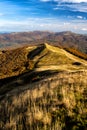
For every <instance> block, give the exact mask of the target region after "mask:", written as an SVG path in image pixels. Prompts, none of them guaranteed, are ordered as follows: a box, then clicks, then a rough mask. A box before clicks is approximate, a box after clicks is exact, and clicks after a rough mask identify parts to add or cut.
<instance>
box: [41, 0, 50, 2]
mask: <svg viewBox="0 0 87 130" xmlns="http://www.w3.org/2000/svg"><path fill="white" fill-rule="evenodd" d="M40 1H42V2H49V1H51V0H40Z"/></svg>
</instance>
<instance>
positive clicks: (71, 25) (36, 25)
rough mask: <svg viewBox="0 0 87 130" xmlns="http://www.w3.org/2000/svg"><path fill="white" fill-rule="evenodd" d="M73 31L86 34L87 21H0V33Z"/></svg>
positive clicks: (46, 19) (41, 19) (33, 19)
mask: <svg viewBox="0 0 87 130" xmlns="http://www.w3.org/2000/svg"><path fill="white" fill-rule="evenodd" d="M34 30H42V31H46V30H48V31H54V32H61V31H73V32H76V33H87V20H83V19H81V20H80V19H77V20H72V21H69V22H68V21H66V22H64V21H60V20H58V19H56V18H28V19H26V20H24V21H6V20H2V21H1V20H0V31H5V32H6V31H9V32H21V31H34Z"/></svg>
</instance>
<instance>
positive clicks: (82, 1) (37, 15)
mask: <svg viewBox="0 0 87 130" xmlns="http://www.w3.org/2000/svg"><path fill="white" fill-rule="evenodd" d="M34 30H42V31H54V32H61V31H73V32H76V33H85V34H87V0H0V32H21V31H34Z"/></svg>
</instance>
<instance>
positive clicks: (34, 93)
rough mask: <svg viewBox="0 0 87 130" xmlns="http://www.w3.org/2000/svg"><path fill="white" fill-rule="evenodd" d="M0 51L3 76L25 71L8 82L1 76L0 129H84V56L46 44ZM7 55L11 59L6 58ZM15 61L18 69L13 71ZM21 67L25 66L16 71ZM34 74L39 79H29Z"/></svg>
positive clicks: (86, 125) (86, 67) (86, 83)
mask: <svg viewBox="0 0 87 130" xmlns="http://www.w3.org/2000/svg"><path fill="white" fill-rule="evenodd" d="M12 52H13V53H12ZM14 52H15V53H14ZM10 54H11V55H10ZM19 54H20V55H19ZM1 55H2V56H1V57H2V58H1V60H2V59H3V57H5V58H4V61H3V60H2V61H3V62H2V63H3V64H1V65H5V66H3V67H4V68H5V67H7V71H6V72H7V75H6V74H4V71H3V68H1V70H2V71H0V72H2V75H3V76H2V77H4V76H7V77H8V75H9V76H12V74H13V75H18V74H19V72H20V74H21V73H24V72H27V73H25V74H24V75H21V76H19V77H17V78H15V79H14V78H13V79H9V80H10V82H9V83H8V80H6V81H7V82H6V81H5V80H3V83H4V85H2V86H0V129H1V130H86V128H87V103H86V102H87V71H86V70H87V61H86V60H82V59H80V58H78V57H76V56H74V55H72V54H70V53H68V52H67V51H65V50H63V49H60V48H57V47H53V46H50V45H48V44H45V45H43V46H42V45H41V46H40V47H36V46H35V47H26V48H23V49H18V50H14V51H11V52H4V53H2V54H1ZM17 55H19V57H17ZM6 56H9V57H10V59H11V60H10V59H9V61H7V60H8V59H6ZM15 56H16V57H17V58H16V57H15ZM13 57H14V58H13ZM15 58H16V59H15ZM6 61H7V62H6ZM25 61H26V62H27V63H28V62H29V61H30V62H31V61H33V64H34V67H33V68H34V70H33V71H34V73H32V75H31V74H30V72H29V70H30V66H29V64H27V65H25V64H24V63H25ZM30 62H29V63H30ZM77 62H78V63H80V64H79V65H78V64H77ZM6 63H7V64H6ZM17 63H18V65H19V66H18V67H19V69H18V70H17V71H16V72H14V73H13V71H12V70H13V69H14V68H15V66H17ZM74 63H76V64H77V65H76V64H74ZM24 65H25V66H24ZM23 67H24V70H23V69H22V71H19V70H21V68H23ZM8 69H10V72H8ZM43 70H44V71H45V72H44V71H43ZM48 70H50V71H52V70H53V71H55V70H56V71H57V72H58V73H54V74H53V75H51V72H50V71H48ZM60 70H62V72H61V71H60ZM64 70H66V71H64ZM83 70H84V71H83ZM38 71H39V72H38ZM42 71H43V72H42ZM71 71H72V72H71ZM73 71H75V72H73ZM48 74H49V76H47V75H48ZM37 78H39V79H40V81H38V82H31V81H32V79H33V81H35V80H36V79H37ZM4 81H5V82H4ZM0 83H1V81H0ZM3 106H4V107H3Z"/></svg>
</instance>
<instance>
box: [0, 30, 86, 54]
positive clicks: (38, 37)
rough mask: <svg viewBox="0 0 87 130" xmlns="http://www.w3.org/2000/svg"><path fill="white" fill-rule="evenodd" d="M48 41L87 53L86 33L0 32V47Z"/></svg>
mask: <svg viewBox="0 0 87 130" xmlns="http://www.w3.org/2000/svg"><path fill="white" fill-rule="evenodd" d="M46 42H47V43H49V44H51V45H55V46H60V47H61V46H62V47H70V48H75V49H78V50H80V51H82V52H84V53H87V35H82V34H76V33H72V32H69V31H66V32H56V33H53V32H42V31H34V32H18V33H15V32H14V33H3V34H0V48H3V49H4V48H14V47H16V48H17V47H20V46H24V45H39V44H43V43H46Z"/></svg>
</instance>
